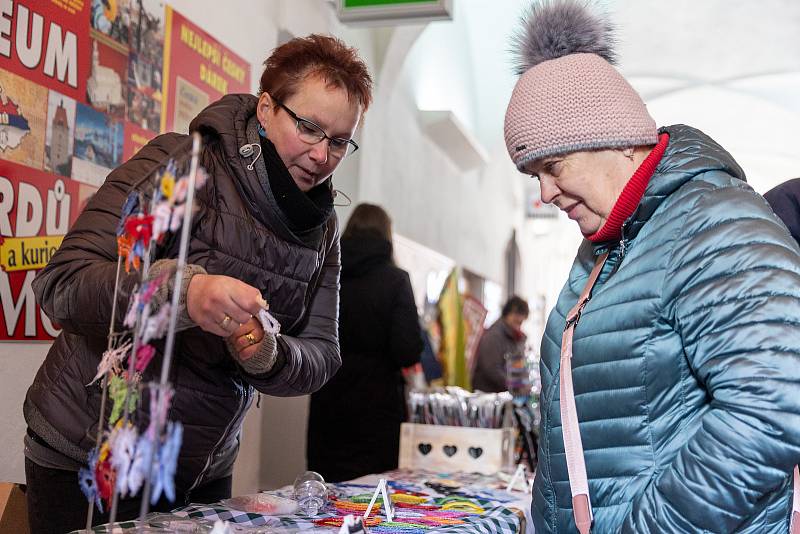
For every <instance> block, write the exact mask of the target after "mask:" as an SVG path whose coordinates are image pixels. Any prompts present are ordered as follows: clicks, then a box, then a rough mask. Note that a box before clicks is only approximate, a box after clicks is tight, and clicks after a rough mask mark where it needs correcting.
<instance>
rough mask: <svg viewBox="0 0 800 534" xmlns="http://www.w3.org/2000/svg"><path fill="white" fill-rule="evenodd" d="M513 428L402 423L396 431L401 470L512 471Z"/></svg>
mask: <svg viewBox="0 0 800 534" xmlns="http://www.w3.org/2000/svg"><path fill="white" fill-rule="evenodd" d="M514 432H515V430H514V429H513V428H471V427H463V426H442V425H421V424H415V423H403V424H402V425H401V427H400V456H399V458H398V460H399V464H400V465H399V467H400V468H401V469H429V470H433V471H462V472H465V473H482V474H485V475H489V474H493V473H496V472H498V471H503V470H506V471H508V470H511V469H513V460H514V438H515V436H514Z"/></svg>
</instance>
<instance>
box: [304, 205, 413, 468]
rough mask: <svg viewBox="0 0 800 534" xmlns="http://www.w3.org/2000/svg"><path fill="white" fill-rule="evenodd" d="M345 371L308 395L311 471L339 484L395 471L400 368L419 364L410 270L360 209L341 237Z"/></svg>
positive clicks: (373, 210) (386, 230) (386, 225)
mask: <svg viewBox="0 0 800 534" xmlns="http://www.w3.org/2000/svg"><path fill="white" fill-rule="evenodd" d="M341 245H342V276H341V290H340V295H341V301H340V305H339V343H340V346H341V353H342V367H341V368H340V369H339V372H338V373H336V375H335V376H334V377H333V379H331V380H330V382H328V383H327V384H326V385H325V386H324V387H323V388H322V389H321V390H319V391H317V392H316V393H314V394H312V395H311V408H310V413H309V419H308V448H307V456H308V468H309V469H311V470H313V471H316V472H318V473H320V474H321V475H322V476H324V477H325V480H327V481H331V482H338V481H342V480H350V479H353V478H356V477H359V476H362V475H367V474H370V473H380V472H383V471H388V470H391V469H395V468H396V467H397V455H398V452H399V447H400V424H401V423H402V422H403V421H405V420H406V418H407V413H406V412H407V409H406V401H405V393H404V389H405V388H404V386H405V381H404V378H403V373H402V370H403V369H404V368H406V367H410V366H413V365H415V364H417V363H419V361H420V354H421V353H422V349H423V343H422V333H421V331H420V326H419V319H418V317H417V307H416V304H415V303H414V293H413V291H412V288H411V280H410V279H409V276H408V273H407V272H405V271H404V270H402V269H400V268H399V267H397V266H396V265H395V263H394V260H393V254H392V223H391V219H390V218H389V215H388V214H387V213H386V211H384V210H383V208H381V207H380V206H375V205H372V204H359V205H358V206H356V208H355V209H354V210H353V213H352V215H351V216H350V219H349V221H348V222H347V226H346V228H345V230H344V233H343V234H342V240H341Z"/></svg>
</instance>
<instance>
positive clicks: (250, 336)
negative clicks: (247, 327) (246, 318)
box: [244, 332, 258, 345]
mask: <svg viewBox="0 0 800 534" xmlns="http://www.w3.org/2000/svg"><path fill="white" fill-rule="evenodd" d="M244 338H245V339H246V340H247V344H248V345H255V344H256V343H258V341H256V336H254V335H253V333H252V332H248V333H247V334H245V335H244Z"/></svg>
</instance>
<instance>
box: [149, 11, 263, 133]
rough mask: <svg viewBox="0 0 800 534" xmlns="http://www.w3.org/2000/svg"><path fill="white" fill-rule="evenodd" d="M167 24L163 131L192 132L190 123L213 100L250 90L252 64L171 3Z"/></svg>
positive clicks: (165, 23) (166, 17) (165, 22)
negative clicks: (174, 8)
mask: <svg viewBox="0 0 800 534" xmlns="http://www.w3.org/2000/svg"><path fill="white" fill-rule="evenodd" d="M164 26H165V28H166V34H165V36H164V80H165V81H166V84H165V85H166V87H165V91H164V95H163V97H164V103H165V107H164V113H162V115H161V131H175V132H180V133H188V131H189V122H191V120H192V119H193V118H194V117H195V116H196V115H197V114H198V113H199V112H200V111H201V110H202V109H203V108H204V107H206V106H207V105H208V104H210V103H211V102H214V101H215V100H218V99H220V98H221V97H222V96H223V95H226V94H229V93H249V92H250V64H249V63H247V62H245V61H244V60H243V59H242V58H241V57H239V56H238V55H236V54H234V53H233V52H232V51H231V50H230V49H228V48H226V47H225V46H223V45H222V44H220V42H219V41H217V40H216V39H214V38H213V37H211V36H210V35H209V34H208V33H206V32H205V31H203V30H202V29H200V28H199V27H198V26H196V25H195V24H193V23H192V22H190V21H189V20H188V19H187V18H186V17H184V16H183V15H181V14H180V13H178V12H176V11H175V10H173V9H172V8H171V7H169V6H167V7H166V16H165V21H164Z"/></svg>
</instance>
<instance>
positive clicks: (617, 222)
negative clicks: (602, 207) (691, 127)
mask: <svg viewBox="0 0 800 534" xmlns="http://www.w3.org/2000/svg"><path fill="white" fill-rule="evenodd" d="M667 143H669V134H667V133H663V134H661V135H660V136H659V138H658V144H657V145H656V146H655V147H654V148H653V150H651V151H650V154H648V155H647V157H646V158H645V160H644V161H643V162H642V164H641V165H639V168H638V169H636V172H634V173H633V176H631V179H630V180H628V183H627V184H625V187H624V188H623V189H622V193H621V194H620V195H619V198H618V199H617V202H616V203H615V204H614V207H613V208H612V209H611V213H609V215H608V219H607V220H606V223H605V224H604V225H603V227H602V228H600V229H599V230H598V231H597V232H595V233H594V234H592V235H590V236H586V239H588V240H589V241H592V242H594V243H603V242H605V241H611V240H616V239H620V237H621V235H622V223H624V222H625V220H626V219H627V218H628V217H630V216H631V215H632V214H633V212H634V210H636V206H638V205H639V202H640V201H641V200H642V195H644V190H645V188H646V187H647V182H649V181H650V177H651V176H653V173H654V172H655V170H656V166H657V165H658V162H659V161H661V156H663V155H664V150H666V148H667Z"/></svg>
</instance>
